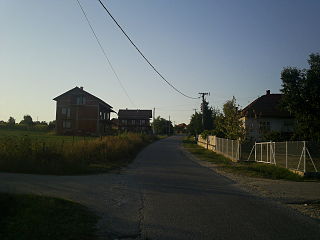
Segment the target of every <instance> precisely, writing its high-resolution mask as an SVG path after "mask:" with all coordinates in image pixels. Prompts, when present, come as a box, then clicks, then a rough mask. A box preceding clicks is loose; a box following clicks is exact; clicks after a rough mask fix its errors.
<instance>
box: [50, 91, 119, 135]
mask: <svg viewBox="0 0 320 240" xmlns="http://www.w3.org/2000/svg"><path fill="white" fill-rule="evenodd" d="M53 100H54V101H56V102H57V104H56V131H57V133H58V134H68V135H95V136H101V135H106V134H108V132H110V129H111V121H110V113H112V112H114V111H113V110H112V107H111V106H110V105H109V104H108V103H106V102H104V101H103V100H101V99H100V98H98V97H96V96H94V95H92V94H91V93H89V92H87V91H85V90H83V87H80V88H79V87H75V88H73V89H71V90H69V91H67V92H65V93H63V94H61V95H59V96H57V97H55V98H54V99H53Z"/></svg>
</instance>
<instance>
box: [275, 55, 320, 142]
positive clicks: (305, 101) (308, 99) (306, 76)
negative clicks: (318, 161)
mask: <svg viewBox="0 0 320 240" xmlns="http://www.w3.org/2000/svg"><path fill="white" fill-rule="evenodd" d="M308 63H309V69H298V68H295V67H287V68H284V69H283V71H282V72H281V80H282V89H281V92H282V93H283V98H282V106H283V108H284V109H286V110H288V111H289V112H290V113H291V114H293V116H294V117H295V118H296V120H297V123H296V128H295V137H296V138H300V139H304V140H315V141H320V121H319V116H320V55H319V54H311V55H310V56H309V59H308Z"/></svg>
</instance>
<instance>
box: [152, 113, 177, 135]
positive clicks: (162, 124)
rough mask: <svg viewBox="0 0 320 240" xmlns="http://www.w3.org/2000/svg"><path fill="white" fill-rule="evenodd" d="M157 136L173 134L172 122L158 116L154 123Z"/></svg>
mask: <svg viewBox="0 0 320 240" xmlns="http://www.w3.org/2000/svg"><path fill="white" fill-rule="evenodd" d="M152 126H153V127H154V130H155V134H168V135H170V134H173V126H172V122H171V121H168V120H166V119H164V118H161V117H160V116H158V117H157V118H156V119H155V120H154V121H153V123H152Z"/></svg>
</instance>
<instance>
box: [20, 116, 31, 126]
mask: <svg viewBox="0 0 320 240" xmlns="http://www.w3.org/2000/svg"><path fill="white" fill-rule="evenodd" d="M20 124H26V125H28V126H32V125H33V120H32V117H31V116H30V115H24V116H23V120H22V121H21V122H20Z"/></svg>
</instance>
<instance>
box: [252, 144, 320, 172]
mask: <svg viewBox="0 0 320 240" xmlns="http://www.w3.org/2000/svg"><path fill="white" fill-rule="evenodd" d="M319 147H320V146H317V145H316V144H313V145H311V144H310V143H308V142H306V141H287V142H259V143H255V144H254V145H253V147H252V150H251V153H250V155H249V157H248V159H247V160H249V161H256V162H263V163H270V164H275V165H277V166H279V167H284V168H288V169H291V170H296V171H300V172H304V173H305V172H318V170H319V167H320V158H319V156H320V154H319V153H318V152H319V150H318V149H319ZM309 149H312V151H310V150H309ZM316 150H318V152H317V151H316Z"/></svg>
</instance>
